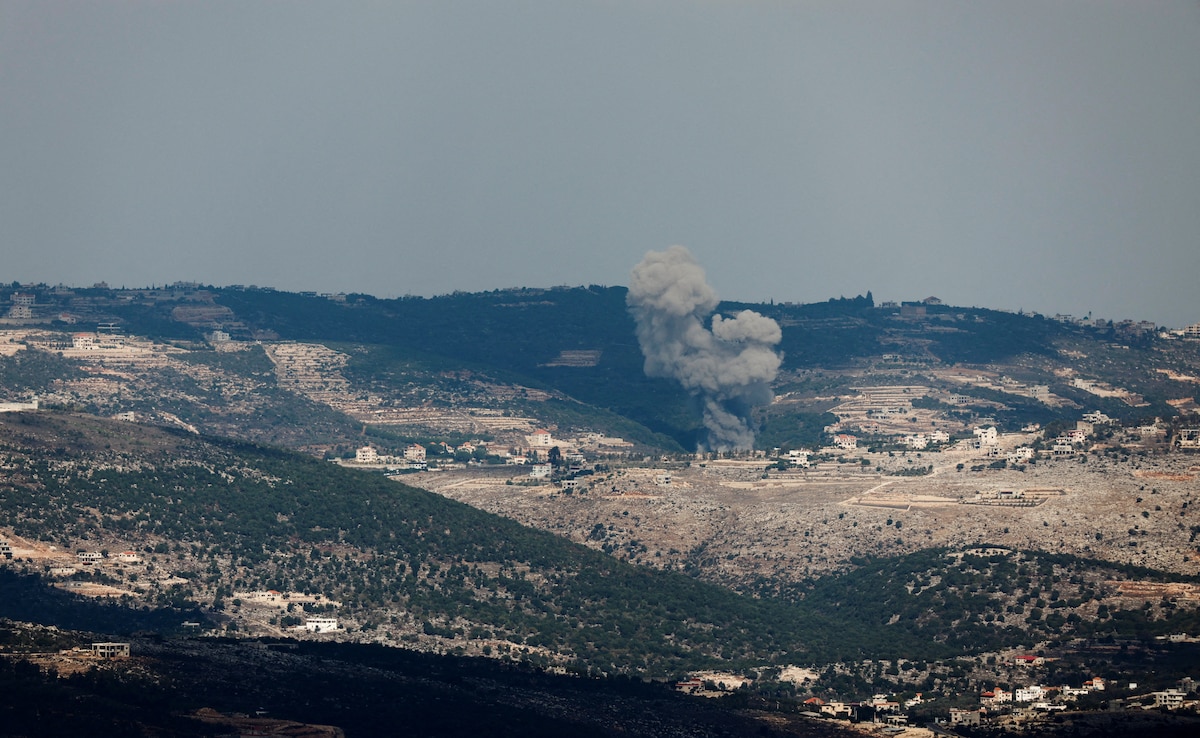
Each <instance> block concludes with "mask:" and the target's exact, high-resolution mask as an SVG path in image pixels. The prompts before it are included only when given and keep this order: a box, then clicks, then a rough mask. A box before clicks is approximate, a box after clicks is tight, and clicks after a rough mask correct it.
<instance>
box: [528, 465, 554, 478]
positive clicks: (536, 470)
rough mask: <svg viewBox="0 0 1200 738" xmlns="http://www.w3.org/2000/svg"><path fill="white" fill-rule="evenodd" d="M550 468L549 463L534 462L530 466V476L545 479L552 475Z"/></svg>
mask: <svg viewBox="0 0 1200 738" xmlns="http://www.w3.org/2000/svg"><path fill="white" fill-rule="evenodd" d="M550 469H551V467H550V465H549V464H534V465H533V466H532V467H530V471H529V476H530V478H532V479H545V478H546V477H548V476H550Z"/></svg>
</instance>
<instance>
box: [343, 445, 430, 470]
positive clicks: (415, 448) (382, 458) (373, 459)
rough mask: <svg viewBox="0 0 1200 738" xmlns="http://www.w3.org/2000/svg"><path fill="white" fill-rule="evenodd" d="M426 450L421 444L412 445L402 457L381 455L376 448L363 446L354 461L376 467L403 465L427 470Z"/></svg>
mask: <svg viewBox="0 0 1200 738" xmlns="http://www.w3.org/2000/svg"><path fill="white" fill-rule="evenodd" d="M426 453H427V451H426V449H425V447H424V446H422V445H421V444H419V443H410V444H408V446H406V447H405V448H404V454H403V455H402V456H393V455H390V454H380V453H379V452H378V451H376V450H375V447H374V446H363V447H361V448H359V449H358V450H357V451H355V452H354V461H355V462H356V463H359V464H366V465H369V466H374V465H384V466H392V465H403V466H405V467H407V468H421V469H423V468H425V456H426Z"/></svg>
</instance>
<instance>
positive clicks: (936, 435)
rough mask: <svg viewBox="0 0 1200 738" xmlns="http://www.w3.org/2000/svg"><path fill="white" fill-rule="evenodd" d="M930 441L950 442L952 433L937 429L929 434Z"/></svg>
mask: <svg viewBox="0 0 1200 738" xmlns="http://www.w3.org/2000/svg"><path fill="white" fill-rule="evenodd" d="M929 442H930V443H950V434H949V433H947V432H946V431H940V430H935V431H931V432H930V434H929Z"/></svg>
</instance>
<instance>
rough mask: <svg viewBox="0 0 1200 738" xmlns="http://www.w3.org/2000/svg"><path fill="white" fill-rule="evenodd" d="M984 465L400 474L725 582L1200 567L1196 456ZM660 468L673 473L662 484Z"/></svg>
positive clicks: (936, 457) (929, 457) (947, 461)
mask: <svg viewBox="0 0 1200 738" xmlns="http://www.w3.org/2000/svg"><path fill="white" fill-rule="evenodd" d="M1081 458H1086V461H1081V460H1080V459H1081ZM870 461H871V466H870V467H869V468H870V469H874V468H875V461H876V460H875V459H871V460H870ZM879 461H880V463H883V460H882V459H880V460H879ZM979 461H980V460H979V459H972V458H971V457H970V456H969V455H964V454H962V453H958V454H936V453H933V454H925V455H924V457H923V458H922V462H923V463H926V464H929V463H932V464H933V465H934V471H933V473H932V474H929V475H926V476H911V477H897V476H883V475H880V474H876V473H869V472H864V471H863V468H865V467H858V466H853V465H850V464H845V465H841V466H840V467H835V465H827V466H826V467H822V468H818V469H816V470H805V471H787V472H780V471H776V470H774V469H771V470H765V467H766V466H767V464H766V462H765V461H761V460H760V461H756V462H740V463H723V462H719V461H718V462H708V463H706V464H701V463H692V464H691V465H688V466H683V465H678V466H672V467H670V468H635V467H626V468H617V469H614V470H612V471H609V472H606V473H603V474H598V475H595V476H592V477H584V478H582V479H581V482H582V484H581V486H580V489H579V490H575V491H574V492H572V493H568V492H566V491H564V490H561V489H559V488H557V487H555V486H553V485H550V484H548V483H546V484H541V485H539V486H525V485H528V484H529V482H528V480H527V478H525V477H522V476H516V475H514V474H513V471H512V470H508V471H506V472H505V474H504V475H497V474H495V473H494V472H493V473H492V474H490V475H481V474H479V473H478V472H476V471H475V470H463V471H450V472H440V473H432V472H431V473H426V474H422V475H419V476H409V477H406V478H405V481H408V482H410V483H413V484H416V485H417V486H421V487H425V488H426V489H429V490H432V491H434V492H438V493H440V494H443V495H445V496H447V497H451V498H453V499H456V500H459V501H462V502H466V503H468V504H471V505H474V506H476V507H479V508H481V509H484V510H488V511H490V512H494V513H497V514H500V515H504V516H506V517H510V518H513V519H515V520H518V521H520V522H522V523H525V524H528V525H532V526H535V527H538V528H542V529H545V530H549V531H552V532H554V533H556V534H558V535H561V536H563V537H565V538H568V539H570V540H573V541H576V542H580V543H584V544H585V545H588V546H592V547H594V548H603V549H605V550H607V551H610V552H612V553H614V554H615V555H618V556H621V557H623V558H627V559H630V560H632V561H635V562H637V563H641V564H646V565H650V566H656V567H660V568H673V569H685V568H686V569H690V570H693V571H696V572H697V573H699V574H700V575H701V576H702V577H704V578H706V579H710V580H713V581H719V582H723V583H735V584H736V583H748V582H752V581H754V580H757V579H759V578H760V577H772V578H774V577H778V578H780V579H782V580H784V581H788V580H793V581H795V580H799V579H803V578H806V577H809V576H813V575H820V574H823V573H827V572H831V571H836V570H841V569H844V568H846V567H847V566H848V565H849V562H850V558H851V557H853V556H864V555H869V556H876V555H886V556H891V555H899V554H903V553H909V552H913V551H917V550H920V549H924V548H929V547H934V546H951V547H960V546H970V545H974V544H980V543H989V544H996V545H1001V546H1008V547H1015V548H1023V549H1024V548H1028V549H1040V550H1046V551H1051V552H1061V553H1070V554H1075V555H1079V556H1085V557H1092V558H1101V559H1107V560H1112V561H1118V562H1125V563H1133V564H1139V565H1145V566H1152V567H1155V568H1160V569H1165V570H1168V571H1175V572H1181V573H1189V574H1195V573H1197V572H1200V550H1198V549H1200V541H1196V540H1193V538H1194V537H1195V535H1194V534H1193V532H1192V526H1198V527H1200V512H1198V511H1197V510H1196V508H1195V504H1196V499H1197V498H1198V497H1200V485H1197V484H1196V482H1195V480H1194V475H1193V474H1189V473H1188V470H1189V464H1193V463H1194V457H1183V456H1179V455H1173V456H1157V457H1134V458H1133V459H1131V460H1129V461H1126V462H1120V461H1117V460H1115V459H1109V458H1104V457H1097V456H1087V457H1071V458H1063V459H1048V460H1041V461H1039V462H1038V463H1036V464H1033V465H1029V466H1026V467H1025V468H1024V471H1017V470H1013V469H985V470H982V471H971V466H972V464H973V463H974V464H975V465H978V462H979ZM959 463H963V464H964V468H963V469H961V470H960V469H958V468H957V466H958V464H959ZM665 473H669V474H670V482H669V483H667V484H663V483H661V482H656V479H660V475H662V474H665ZM764 473H765V474H766V478H763V476H764ZM509 480H512V481H513V483H512V484H507V482H508V481H509Z"/></svg>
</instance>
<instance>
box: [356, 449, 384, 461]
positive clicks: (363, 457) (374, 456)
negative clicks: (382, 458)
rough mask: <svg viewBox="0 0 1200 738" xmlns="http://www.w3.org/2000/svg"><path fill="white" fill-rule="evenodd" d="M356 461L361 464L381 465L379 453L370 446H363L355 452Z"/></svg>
mask: <svg viewBox="0 0 1200 738" xmlns="http://www.w3.org/2000/svg"><path fill="white" fill-rule="evenodd" d="M354 460H355V461H357V462H358V463H360V464H376V463H379V453H378V452H377V451H376V450H375V449H373V448H371V447H370V446H363V447H362V448H360V449H359V450H357V451H355V452H354Z"/></svg>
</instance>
